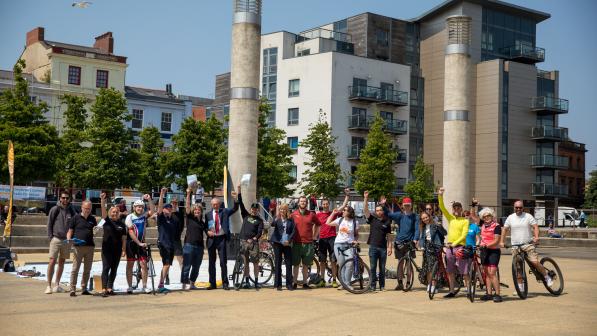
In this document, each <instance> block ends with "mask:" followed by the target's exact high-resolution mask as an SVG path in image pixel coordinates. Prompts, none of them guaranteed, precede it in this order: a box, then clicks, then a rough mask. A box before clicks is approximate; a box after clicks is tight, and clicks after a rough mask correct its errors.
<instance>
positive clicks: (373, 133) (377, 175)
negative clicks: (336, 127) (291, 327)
mask: <svg viewBox="0 0 597 336" xmlns="http://www.w3.org/2000/svg"><path fill="white" fill-rule="evenodd" d="M383 126H384V120H383V119H382V118H381V117H380V116H379V113H376V114H375V119H374V121H373V123H372V124H371V127H370V129H369V134H368V135H367V143H366V144H365V148H363V150H362V151H361V153H360V157H359V158H360V162H359V164H358V165H357V170H356V171H355V173H354V177H355V179H356V181H355V185H354V186H355V189H356V190H357V191H358V192H359V193H360V194H362V193H363V192H364V191H365V190H368V191H369V195H370V196H371V197H372V198H378V197H379V196H381V195H389V194H390V193H391V192H392V191H394V189H395V188H396V177H395V176H394V169H393V164H394V161H395V158H396V153H395V152H394V150H393V149H392V141H391V140H390V138H389V137H388V136H387V135H386V134H385V133H384V132H383Z"/></svg>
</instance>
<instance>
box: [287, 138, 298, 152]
mask: <svg viewBox="0 0 597 336" xmlns="http://www.w3.org/2000/svg"><path fill="white" fill-rule="evenodd" d="M288 146H290V149H292V150H293V151H295V152H296V151H298V137H288Z"/></svg>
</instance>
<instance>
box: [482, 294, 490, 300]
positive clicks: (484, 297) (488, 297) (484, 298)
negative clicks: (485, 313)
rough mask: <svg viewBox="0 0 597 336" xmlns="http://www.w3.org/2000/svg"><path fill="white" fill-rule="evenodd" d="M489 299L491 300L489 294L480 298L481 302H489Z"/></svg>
mask: <svg viewBox="0 0 597 336" xmlns="http://www.w3.org/2000/svg"><path fill="white" fill-rule="evenodd" d="M491 299H492V298H491V295H489V294H485V295H483V296H481V301H489V300H491Z"/></svg>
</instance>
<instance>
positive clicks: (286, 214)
mask: <svg viewBox="0 0 597 336" xmlns="http://www.w3.org/2000/svg"><path fill="white" fill-rule="evenodd" d="M278 209H279V213H278V214H277V215H276V219H275V220H274V222H273V223H272V227H273V228H274V231H273V233H272V236H271V238H270V242H271V243H272V246H273V248H274V265H275V266H274V269H275V270H276V273H275V275H274V287H275V288H276V289H277V290H279V291H281V290H282V259H284V267H286V289H288V290H294V287H293V286H292V283H293V280H292V267H291V266H292V240H293V238H294V235H295V233H296V226H295V225H294V221H293V220H292V218H291V217H290V210H289V209H288V204H282V205H280V206H279V207H278Z"/></svg>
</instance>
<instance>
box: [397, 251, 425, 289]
mask: <svg viewBox="0 0 597 336" xmlns="http://www.w3.org/2000/svg"><path fill="white" fill-rule="evenodd" d="M405 244H406V246H407V247H408V251H407V252H406V254H405V255H404V256H403V257H402V258H400V259H399V260H398V265H400V263H402V262H403V266H402V273H400V272H399V268H398V266H396V277H397V279H398V281H399V282H400V281H402V279H404V278H406V284H405V285H404V286H403V287H402V290H403V291H405V292H408V291H409V290H411V289H412V287H413V283H414V282H415V269H416V270H417V273H420V272H421V268H420V267H419V265H417V263H416V262H415V251H416V250H417V247H416V246H415V243H413V242H412V241H409V242H406V243H405Z"/></svg>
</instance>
